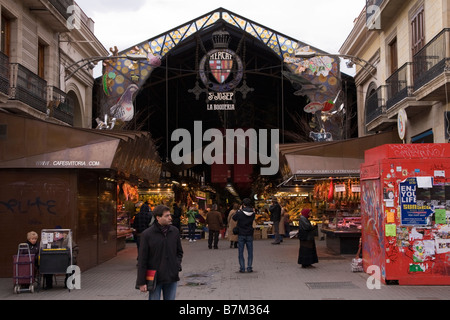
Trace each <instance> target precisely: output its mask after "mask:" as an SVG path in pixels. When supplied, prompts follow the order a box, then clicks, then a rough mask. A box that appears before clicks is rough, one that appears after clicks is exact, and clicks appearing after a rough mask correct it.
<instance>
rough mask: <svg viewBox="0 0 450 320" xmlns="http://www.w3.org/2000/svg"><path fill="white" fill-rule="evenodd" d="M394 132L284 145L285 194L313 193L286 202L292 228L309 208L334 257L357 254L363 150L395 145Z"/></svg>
mask: <svg viewBox="0 0 450 320" xmlns="http://www.w3.org/2000/svg"><path fill="white" fill-rule="evenodd" d="M397 142H399V138H398V135H397V133H396V132H386V133H381V134H375V135H371V136H366V137H361V138H355V139H348V140H340V141H326V142H310V143H296V144H295V143H294V144H282V145H280V155H281V157H280V171H281V173H282V176H283V179H284V181H283V183H281V184H280V185H279V188H281V189H288V190H291V192H292V191H293V190H302V191H307V192H309V197H305V198H303V199H300V200H296V201H292V200H290V201H288V207H289V206H292V207H293V209H290V215H291V219H292V220H293V224H295V220H296V219H298V216H299V213H300V212H301V209H303V208H311V210H312V211H311V218H310V219H311V222H312V224H317V225H318V234H317V236H318V238H319V239H325V241H326V242H327V248H328V249H330V250H332V251H333V252H335V253H336V254H347V253H351V254H354V253H356V252H357V250H358V246H359V239H360V237H361V216H360V181H359V175H360V165H361V164H362V163H363V162H364V151H365V150H367V149H369V148H373V147H376V146H379V145H383V144H385V143H397ZM292 203H294V205H291V204H292Z"/></svg>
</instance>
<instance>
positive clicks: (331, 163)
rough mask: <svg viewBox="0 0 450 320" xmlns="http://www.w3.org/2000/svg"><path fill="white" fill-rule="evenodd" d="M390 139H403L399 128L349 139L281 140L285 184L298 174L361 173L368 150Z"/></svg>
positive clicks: (399, 141)
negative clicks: (290, 141)
mask: <svg viewBox="0 0 450 320" xmlns="http://www.w3.org/2000/svg"><path fill="white" fill-rule="evenodd" d="M387 143H401V140H400V138H399V137H398V133H397V131H392V132H385V133H379V134H374V135H370V136H365V137H361V138H355V139H349V140H340V141H324V142H308V143H290V144H281V145H280V170H281V172H282V175H283V179H284V181H285V182H284V183H283V184H286V183H288V182H289V181H291V180H292V178H293V177H295V176H298V177H312V176H317V177H330V176H332V177H336V176H359V172H360V165H361V163H363V162H364V152H365V150H367V149H371V148H373V147H377V146H380V145H383V144H387Z"/></svg>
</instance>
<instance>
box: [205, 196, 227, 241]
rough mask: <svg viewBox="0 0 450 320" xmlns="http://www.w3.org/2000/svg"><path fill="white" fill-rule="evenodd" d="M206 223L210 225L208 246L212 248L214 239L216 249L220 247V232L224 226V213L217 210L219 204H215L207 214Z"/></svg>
mask: <svg viewBox="0 0 450 320" xmlns="http://www.w3.org/2000/svg"><path fill="white" fill-rule="evenodd" d="M206 225H207V226H208V230H209V236H208V248H209V249H212V244H213V239H214V249H219V247H218V244H219V232H220V230H221V229H222V228H223V218H222V214H221V213H220V212H219V211H217V204H213V206H212V208H211V211H210V212H208V214H207V215H206Z"/></svg>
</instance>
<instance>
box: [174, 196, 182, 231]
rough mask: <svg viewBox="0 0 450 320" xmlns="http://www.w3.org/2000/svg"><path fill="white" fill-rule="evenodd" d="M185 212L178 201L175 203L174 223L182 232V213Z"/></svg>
mask: <svg viewBox="0 0 450 320" xmlns="http://www.w3.org/2000/svg"><path fill="white" fill-rule="evenodd" d="M182 214H183V212H182V209H181V207H180V206H179V205H178V203H176V202H175V203H174V204H173V215H172V225H173V226H174V227H175V228H177V229H178V231H179V232H180V234H181V215H182Z"/></svg>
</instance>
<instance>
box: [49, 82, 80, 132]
mask: <svg viewBox="0 0 450 320" xmlns="http://www.w3.org/2000/svg"><path fill="white" fill-rule="evenodd" d="M49 89H50V91H51V101H50V103H49V107H51V109H52V111H51V112H52V116H53V117H54V118H55V119H58V120H61V121H63V122H65V123H67V124H70V125H73V108H74V101H73V99H72V98H71V97H70V96H69V95H67V94H66V93H65V92H64V91H62V90H61V89H59V88H57V87H50V88H49Z"/></svg>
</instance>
